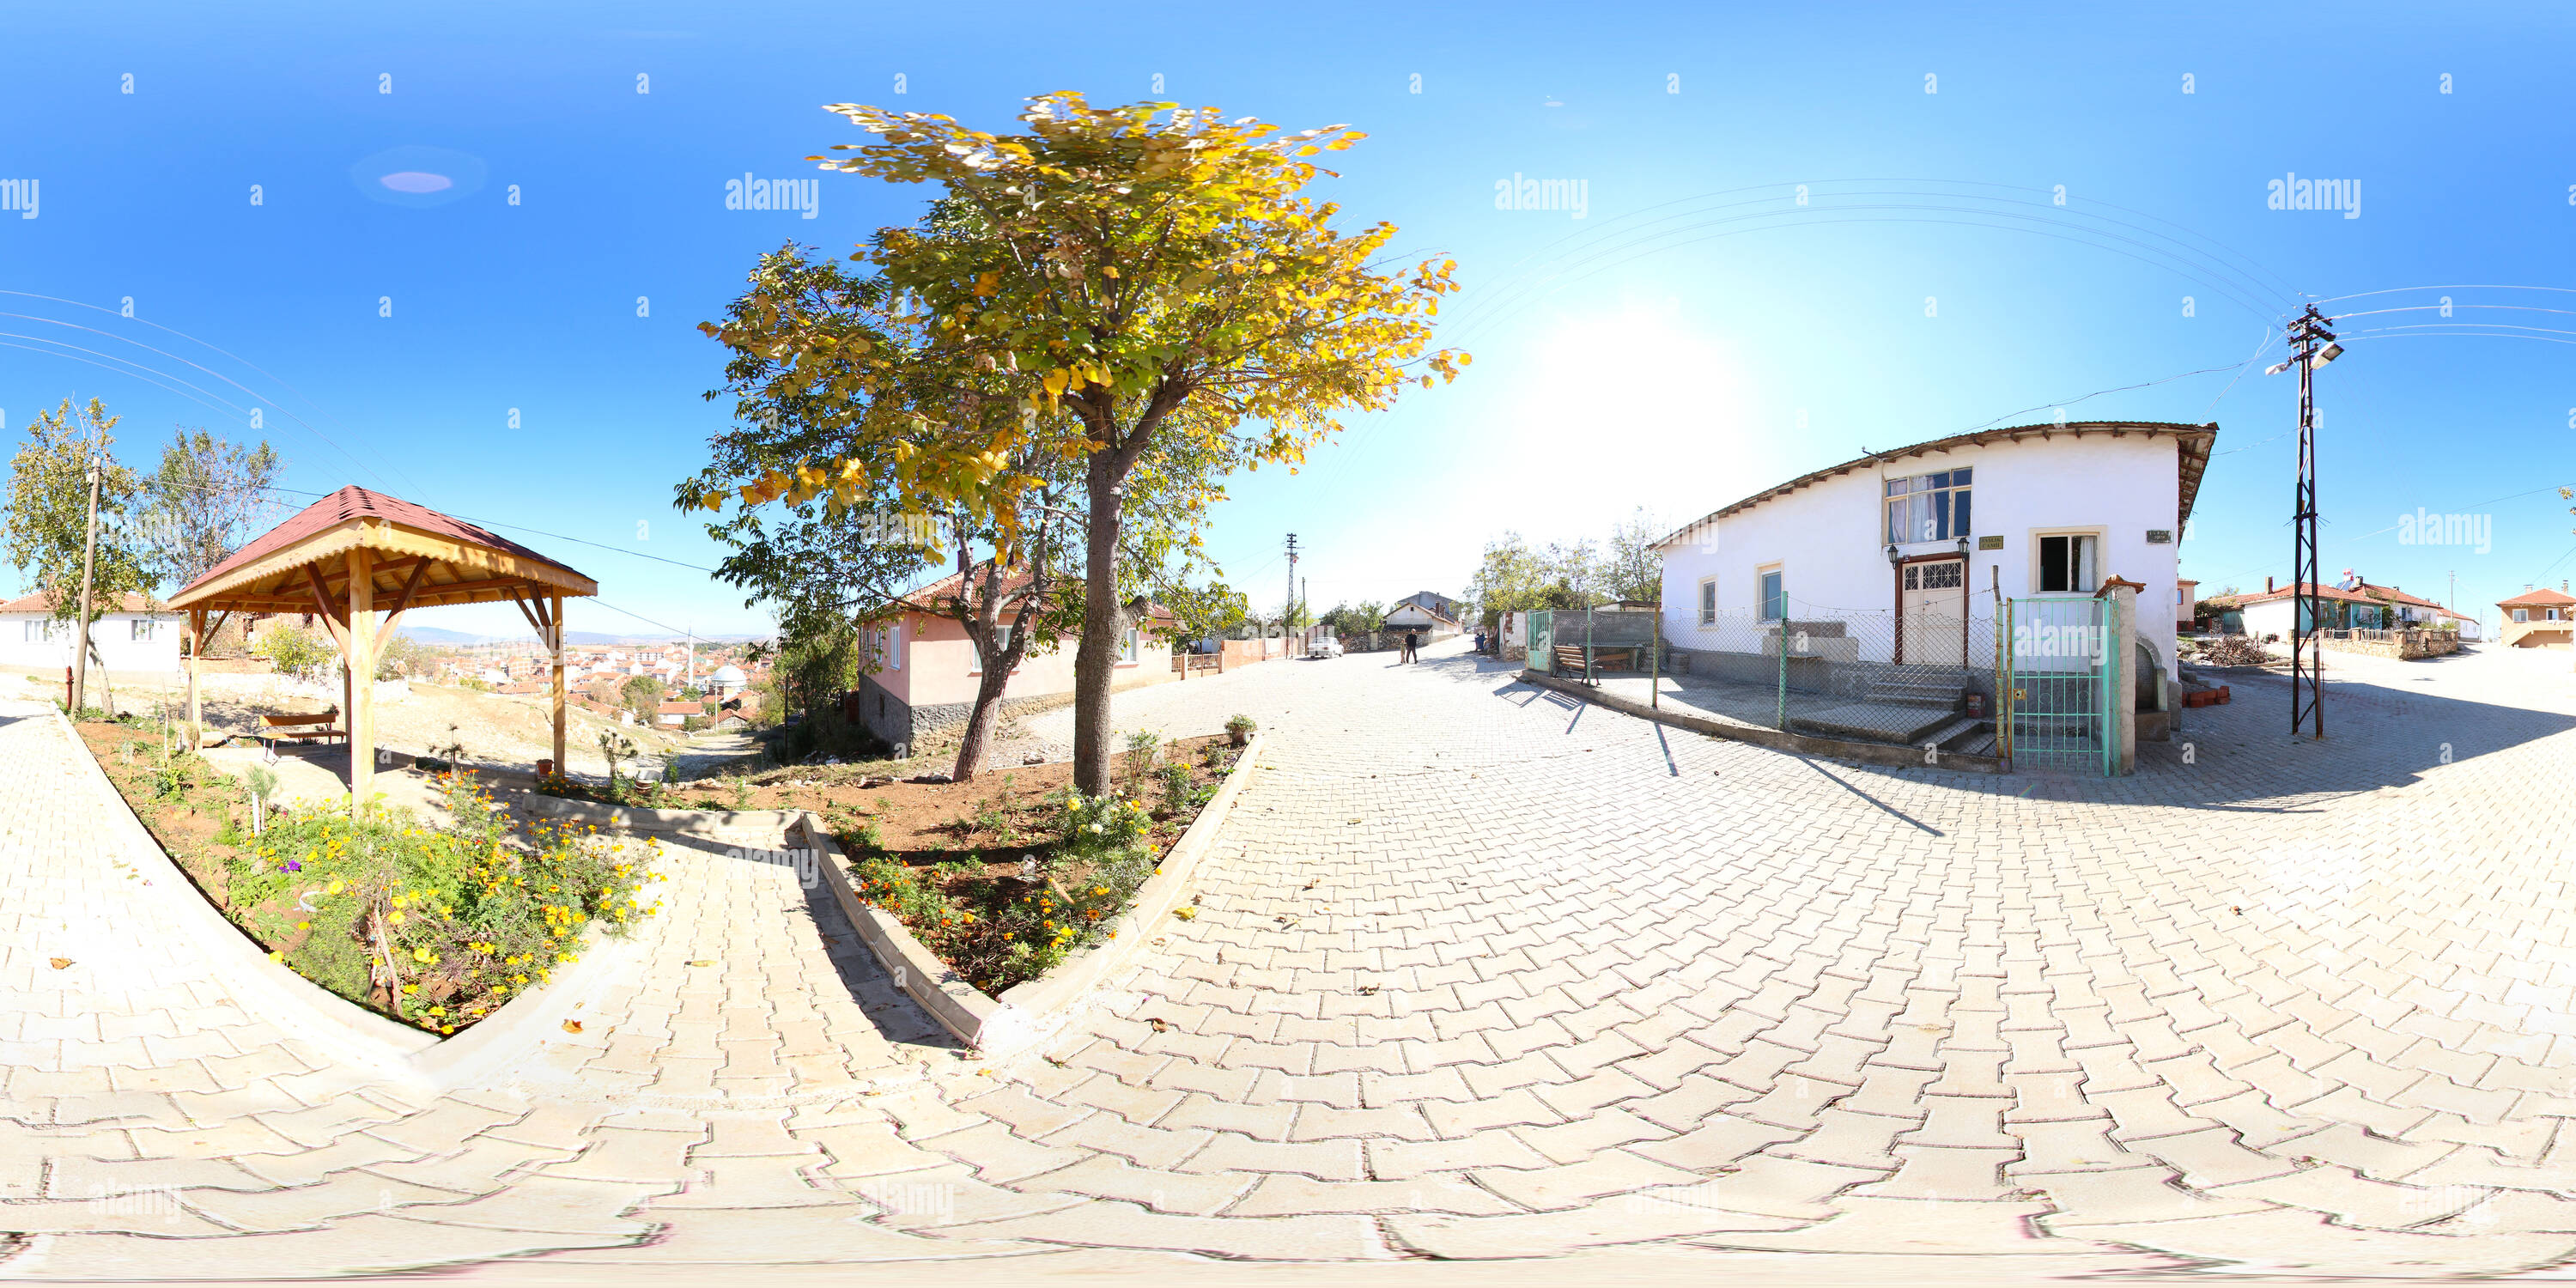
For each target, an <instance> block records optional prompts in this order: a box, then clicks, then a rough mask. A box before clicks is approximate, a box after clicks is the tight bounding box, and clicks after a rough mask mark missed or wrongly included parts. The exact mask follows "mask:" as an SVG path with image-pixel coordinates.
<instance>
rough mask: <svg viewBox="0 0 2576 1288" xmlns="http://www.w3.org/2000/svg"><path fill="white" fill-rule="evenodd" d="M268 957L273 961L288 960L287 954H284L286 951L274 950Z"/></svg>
mask: <svg viewBox="0 0 2576 1288" xmlns="http://www.w3.org/2000/svg"><path fill="white" fill-rule="evenodd" d="M268 959H269V960H270V961H273V962H282V961H285V960H286V954H284V953H280V952H272V953H270V954H269V955H268Z"/></svg>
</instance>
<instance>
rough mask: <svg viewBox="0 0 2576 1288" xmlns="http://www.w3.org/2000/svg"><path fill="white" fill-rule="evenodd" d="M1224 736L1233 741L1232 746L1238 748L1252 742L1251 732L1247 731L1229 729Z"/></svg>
mask: <svg viewBox="0 0 2576 1288" xmlns="http://www.w3.org/2000/svg"><path fill="white" fill-rule="evenodd" d="M1226 736H1227V737H1228V738H1231V739H1233V741H1234V745H1235V746H1238V747H1240V746H1242V745H1244V744H1245V743H1248V742H1250V741H1252V731H1251V730H1249V729H1229V730H1226Z"/></svg>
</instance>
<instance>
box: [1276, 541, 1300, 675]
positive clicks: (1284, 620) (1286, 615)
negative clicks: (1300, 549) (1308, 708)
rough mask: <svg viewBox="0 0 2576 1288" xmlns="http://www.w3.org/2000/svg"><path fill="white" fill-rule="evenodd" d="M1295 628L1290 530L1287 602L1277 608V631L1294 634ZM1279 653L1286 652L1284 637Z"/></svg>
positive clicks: (1294, 550)
mask: <svg viewBox="0 0 2576 1288" xmlns="http://www.w3.org/2000/svg"><path fill="white" fill-rule="evenodd" d="M1296 629H1297V534H1296V533H1294V532H1291V533H1289V534H1288V602H1287V603H1286V604H1285V605H1282V606H1281V607H1280V609H1279V631H1280V634H1282V635H1283V636H1285V635H1291V634H1294V633H1295V631H1296ZM1279 654H1280V656H1282V657H1285V656H1287V654H1288V642H1287V640H1285V639H1282V640H1281V641H1280V643H1279Z"/></svg>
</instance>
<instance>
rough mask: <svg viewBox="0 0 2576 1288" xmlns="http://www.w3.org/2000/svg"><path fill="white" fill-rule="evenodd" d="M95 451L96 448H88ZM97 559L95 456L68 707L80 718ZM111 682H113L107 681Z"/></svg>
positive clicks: (86, 680)
mask: <svg viewBox="0 0 2576 1288" xmlns="http://www.w3.org/2000/svg"><path fill="white" fill-rule="evenodd" d="M91 450H92V451H93V452H95V451H96V450H97V449H96V448H95V447H93V448H92V449H91ZM97 561H98V458H97V457H96V456H95V455H93V456H91V458H90V462H89V522H88V525H87V526H86V527H85V528H84V529H83V531H82V534H81V593H80V630H79V631H78V632H77V633H75V635H74V636H73V640H72V709H71V718H72V719H74V720H78V719H80V713H81V704H82V703H83V702H85V701H87V700H88V698H89V583H90V571H91V569H92V568H93V567H95V566H96V564H97ZM110 683H111V684H113V681H111V682H110Z"/></svg>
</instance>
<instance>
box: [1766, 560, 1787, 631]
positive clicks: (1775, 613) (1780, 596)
mask: <svg viewBox="0 0 2576 1288" xmlns="http://www.w3.org/2000/svg"><path fill="white" fill-rule="evenodd" d="M1788 615H1789V594H1788V592H1787V591H1786V590H1784V589H1783V588H1782V586H1781V581H1780V570H1779V569H1777V568H1773V569H1771V570H1770V571H1768V572H1765V573H1763V574H1762V620H1764V621H1766V622H1776V621H1779V620H1781V619H1783V618H1785V617H1787V616H1788Z"/></svg>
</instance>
